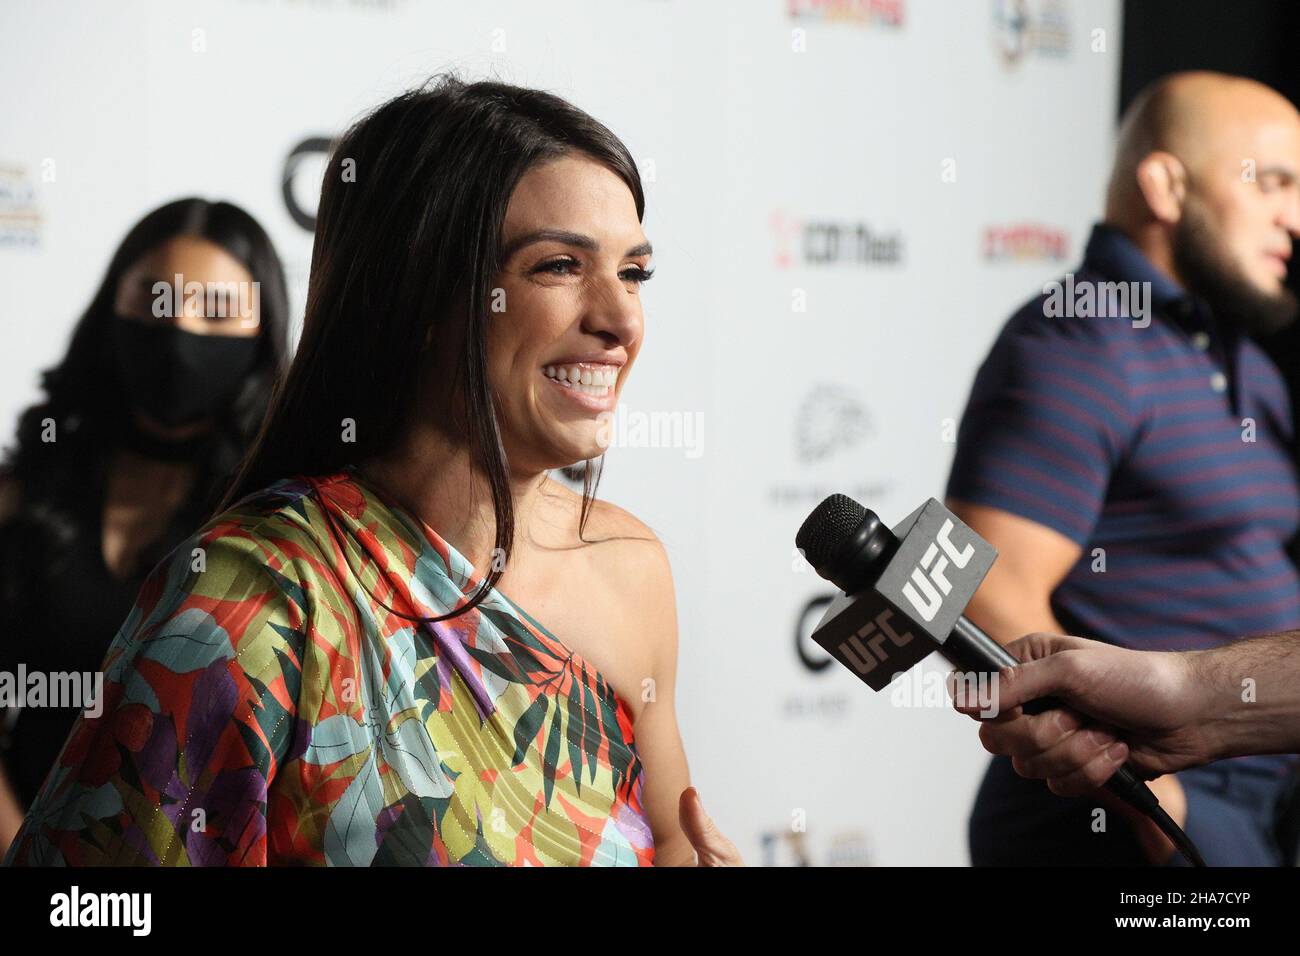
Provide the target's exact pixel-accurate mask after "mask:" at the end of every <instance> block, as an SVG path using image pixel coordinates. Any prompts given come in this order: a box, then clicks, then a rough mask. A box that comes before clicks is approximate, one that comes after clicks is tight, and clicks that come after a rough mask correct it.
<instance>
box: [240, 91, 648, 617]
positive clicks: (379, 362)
mask: <svg viewBox="0 0 1300 956" xmlns="http://www.w3.org/2000/svg"><path fill="white" fill-rule="evenodd" d="M574 152H579V153H583V154H586V155H588V156H590V157H591V158H593V159H594V160H596V161H597V162H599V163H602V164H603V165H605V166H606V167H608V168H609V169H610V170H611V171H612V172H613V173H615V174H616V175H617V176H619V177H620V178H621V179H622V180H623V181H624V182H625V183H626V184H627V187H628V189H630V190H631V191H632V195H633V197H634V198H635V200H636V211H637V218H638V219H639V218H641V217H642V215H643V214H644V210H645V196H644V193H643V192H642V189H641V177H640V174H639V173H638V171H637V168H636V163H635V161H634V160H633V159H632V156H631V154H630V153H629V152H628V150H627V147H626V146H624V145H623V143H622V142H621V141H620V140H619V139H618V137H616V136H615V135H614V134H613V133H611V132H610V131H609V130H608V129H607V128H606V127H605V126H603V125H602V124H601V123H599V122H597V121H596V120H595V119H593V118H592V117H590V116H588V115H587V114H586V113H584V112H583V111H582V110H579V109H577V108H576V107H574V106H573V105H572V104H570V103H568V102H566V101H565V100H563V99H561V98H559V97H558V96H554V95H552V94H550V93H545V92H542V91H540V90H534V89H528V88H525V87H519V86H512V85H509V84H506V83H499V82H494V81H479V82H472V83H467V82H464V81H462V80H461V79H459V78H458V77H456V76H455V75H444V76H441V77H434V78H433V79H431V80H430V81H429V82H428V83H426V84H425V85H424V86H422V87H420V88H419V89H416V90H412V91H409V92H407V93H404V94H402V95H400V96H398V97H396V98H395V99H392V100H389V101H388V102H386V103H384V104H382V105H381V106H379V107H378V108H376V109H375V110H374V111H372V112H371V113H369V114H368V115H366V116H365V117H364V118H362V119H361V120H360V121H358V122H357V123H356V124H354V125H353V126H352V127H351V128H350V129H349V130H348V131H347V132H346V133H345V134H344V135H343V137H342V138H341V139H340V140H339V141H338V143H337V144H336V145H335V147H334V149H333V151H332V153H331V158H330V162H329V165H328V166H327V170H326V174H325V181H324V185H323V186H322V188H321V197H320V206H319V209H318V212H317V222H316V239H315V245H314V246H313V249H312V264H311V279H310V283H309V286H308V292H307V310H306V316H305V318H304V324H303V333H302V338H301V340H300V342H299V345H298V351H297V354H296V355H295V357H294V360H293V364H292V366H291V368H290V369H289V373H288V376H287V377H286V379H285V380H284V383H283V386H282V387H281V388H279V389H278V390H277V394H276V396H275V399H274V400H273V402H272V405H271V408H270V410H269V412H268V413H267V417H266V420H265V421H264V423H263V426H262V431H261V433H260V434H259V435H258V438H257V442H256V444H255V445H254V447H253V449H252V451H251V452H250V453H249V455H248V458H247V459H246V461H245V462H244V465H243V467H242V468H241V470H240V474H239V477H238V479H237V480H236V481H235V483H234V485H233V486H232V488H231V490H230V492H229V494H228V495H227V496H226V501H225V502H223V507H225V506H228V505H229V504H230V503H232V502H234V501H236V500H238V499H240V498H242V497H244V496H245V495H248V494H249V493H251V492H254V491H257V490H258V489H260V488H262V487H264V486H266V485H268V484H270V483H272V482H274V481H276V480H278V479H281V478H288V477H293V476H314V475H322V474H327V473H331V472H334V471H337V470H339V469H340V468H342V467H343V466H345V465H348V464H360V463H364V462H365V461H367V460H368V459H371V458H373V457H375V456H377V455H381V454H383V453H385V452H388V451H390V450H391V449H392V448H393V447H394V446H395V445H396V443H397V442H398V441H399V439H400V438H401V437H402V434H403V432H404V430H405V428H406V426H407V424H408V423H409V422H410V420H411V416H412V414H413V413H415V410H416V409H418V408H419V401H418V394H417V393H418V386H419V383H420V379H421V372H422V370H423V363H425V362H428V361H430V360H433V359H436V358H437V357H438V356H437V355H436V351H437V349H438V346H439V345H440V344H444V343H447V342H463V343H464V345H463V350H462V351H461V354H459V355H457V356H445V357H443V358H444V359H445V360H448V359H449V360H450V361H449V362H448V364H449V365H452V364H453V363H454V368H455V374H454V381H455V386H454V388H455V394H456V397H457V399H458V401H459V402H460V404H461V405H462V406H463V408H464V409H465V410H466V412H467V419H468V420H467V422H466V424H465V430H466V432H467V433H466V434H465V435H464V439H465V442H466V445H467V447H468V448H469V450H470V453H471V455H472V457H473V461H474V463H475V465H476V466H477V467H478V468H480V469H482V471H483V473H484V475H485V476H486V477H487V481H488V485H489V488H490V490H491V494H492V504H493V511H494V514H495V520H496V542H495V543H496V547H497V548H498V549H500V550H499V551H498V552H496V553H498V554H502V555H505V556H506V558H507V559H508V557H509V554H510V549H511V546H512V544H513V541H514V507H513V504H512V501H511V494H510V485H509V481H508V471H507V465H506V453H505V449H504V448H503V447H502V444H501V433H500V429H499V428H498V423H497V413H496V406H495V403H494V401H493V398H492V393H491V389H490V387H489V383H488V376H487V323H488V317H489V314H488V303H489V301H490V298H491V290H492V286H493V282H494V278H495V275H496V273H497V270H498V267H499V264H500V263H499V255H498V253H499V247H500V243H501V238H502V237H501V228H502V223H503V222H504V220H505V214H506V207H507V205H508V203H509V201H510V196H511V194H512V192H513V191H514V188H515V186H516V184H517V183H518V182H519V180H520V178H521V177H522V176H523V174H524V173H525V171H527V170H528V169H529V168H530V167H532V166H533V165H535V164H537V163H539V162H543V161H546V160H549V159H553V158H557V157H560V156H563V155H566V154H570V153H574ZM431 332H432V337H433V338H432V342H433V345H432V347H431V348H430V349H428V350H426V349H425V343H426V342H427V341H429V336H430V333H431ZM444 348H445V344H444ZM442 411H444V412H446V411H447V410H442ZM346 419H350V420H352V422H353V423H354V429H355V430H354V433H353V435H352V438H353V439H354V440H353V441H350V442H345V441H343V435H342V433H343V428H344V421H345V420H346ZM593 471H594V469H593V468H592V467H589V468H588V469H587V477H586V479H585V480H584V488H583V507H582V518H581V524H580V527H579V533H581V529H582V527H585V524H586V519H587V515H588V514H589V511H590V508H591V502H592V500H593V498H594V480H593V478H592V474H593ZM597 477H598V475H597ZM501 566H502V564H501V562H499V561H494V562H493V568H492V571H491V572H490V573H489V574H488V575H487V576H486V577H485V578H484V580H483V583H482V586H481V587H480V589H479V591H478V592H477V593H476V594H475V595H474V597H473V599H472V600H471V601H470V602H469V603H468V604H467V605H464V606H462V607H461V608H459V609H457V610H456V611H455V612H453V614H459V613H464V612H465V611H467V610H469V608H471V607H474V606H476V605H477V604H478V603H479V602H481V601H482V599H483V598H484V597H486V596H487V594H488V592H489V591H490V590H491V589H492V588H493V587H494V586H495V584H496V582H497V580H498V579H499V578H500V576H501V570H500V568H501ZM446 616H447V617H450V616H453V615H451V614H449V615H446Z"/></svg>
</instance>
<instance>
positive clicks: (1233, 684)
mask: <svg viewBox="0 0 1300 956" xmlns="http://www.w3.org/2000/svg"><path fill="white" fill-rule="evenodd" d="M1189 663H1190V665H1191V666H1190V672H1191V675H1192V680H1193V684H1192V687H1191V688H1190V691H1191V693H1193V694H1195V695H1196V703H1197V705H1198V706H1197V708H1196V712H1197V713H1198V714H1199V715H1200V721H1201V730H1202V731H1203V732H1204V734H1205V747H1206V749H1207V751H1208V752H1207V755H1206V756H1207V759H1216V758H1221V757H1231V756H1238V755H1241V754H1259V753H1300V631H1288V632H1287V633H1285V634H1270V635H1267V636H1265V637H1257V638H1250V639H1249V640H1244V641H1234V642H1233V643H1231V644H1225V645H1223V646H1222V647H1216V648H1213V649H1211V650H1207V651H1196V652H1194V653H1193V654H1191V655H1190V661H1189Z"/></svg>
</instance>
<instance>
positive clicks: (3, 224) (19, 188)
mask: <svg viewBox="0 0 1300 956" xmlns="http://www.w3.org/2000/svg"><path fill="white" fill-rule="evenodd" d="M43 221H44V216H43V215H42V214H41V207H40V204H39V203H37V201H36V183H35V180H33V178H32V176H31V175H30V174H29V173H28V172H27V170H26V169H24V168H23V167H21V166H8V165H4V164H0V248H21V249H35V248H37V247H38V246H40V244H41V225H42V222H43Z"/></svg>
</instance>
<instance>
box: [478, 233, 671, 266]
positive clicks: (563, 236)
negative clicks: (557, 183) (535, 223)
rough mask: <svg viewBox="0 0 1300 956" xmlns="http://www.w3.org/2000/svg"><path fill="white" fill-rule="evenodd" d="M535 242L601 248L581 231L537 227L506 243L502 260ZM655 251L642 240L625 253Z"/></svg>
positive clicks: (634, 254) (595, 250) (640, 254)
mask: <svg viewBox="0 0 1300 956" xmlns="http://www.w3.org/2000/svg"><path fill="white" fill-rule="evenodd" d="M535 242H562V243H564V244H565V245H569V246H576V247H577V248H579V249H586V250H587V251H588V252H597V251H599V249H600V243H598V242H597V241H596V240H595V239H593V238H592V237H591V236H588V235H584V234H583V233H581V232H570V231H569V230H567V229H537V230H534V231H533V232H526V233H524V234H523V235H522V236H516V237H515V238H514V239H512V240H510V241H509V242H508V243H506V244H505V246H503V247H502V249H501V261H502V262H508V261H509V260H510V257H511V256H513V255H514V254H515V253H516V252H518V251H519V250H520V249H522V248H524V247H525V246H531V245H532V244H533V243H535ZM653 251H654V250H653V248H652V247H651V245H650V243H649V242H642V243H640V244H638V245H635V246H633V247H632V248H631V249H629V250H628V251H627V252H626V253H624V254H625V255H628V256H648V255H650V254H651V253H652V252H653Z"/></svg>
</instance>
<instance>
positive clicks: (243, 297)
mask: <svg viewBox="0 0 1300 956" xmlns="http://www.w3.org/2000/svg"><path fill="white" fill-rule="evenodd" d="M150 291H151V292H153V296H154V298H153V315H154V318H156V319H172V318H176V317H177V316H179V315H182V314H184V312H185V309H186V307H187V306H188V305H189V304H190V303H191V302H201V303H202V305H203V314H204V316H206V317H207V318H210V319H229V318H238V319H239V320H240V324H242V325H245V326H249V327H251V326H254V325H256V324H257V320H258V316H259V315H260V314H261V311H260V307H261V303H262V288H261V283H260V282H257V281H253V282H186V281H185V277H184V276H183V275H181V274H180V273H179V272H178V273H176V274H175V275H174V276H173V277H172V281H171V282H165V281H163V280H161V279H160V280H158V281H157V282H155V283H154V284H153V285H152V286H151V287H150Z"/></svg>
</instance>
